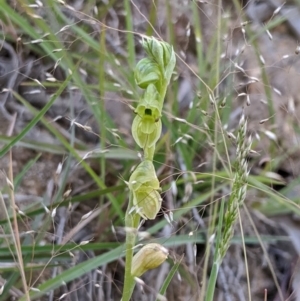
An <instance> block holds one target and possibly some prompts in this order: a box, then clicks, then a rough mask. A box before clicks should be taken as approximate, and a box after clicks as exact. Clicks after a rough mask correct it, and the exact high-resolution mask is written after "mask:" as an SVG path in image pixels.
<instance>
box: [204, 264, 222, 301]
mask: <svg viewBox="0 0 300 301" xmlns="http://www.w3.org/2000/svg"><path fill="white" fill-rule="evenodd" d="M219 268H220V263H219V262H218V261H216V262H214V263H213V266H212V270H211V273H210V276H209V281H208V285H207V291H206V297H205V301H213V300H214V293H215V288H216V282H217V278H218V272H219Z"/></svg>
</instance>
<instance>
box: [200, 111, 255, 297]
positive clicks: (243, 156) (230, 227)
mask: <svg viewBox="0 0 300 301" xmlns="http://www.w3.org/2000/svg"><path fill="white" fill-rule="evenodd" d="M246 132H247V121H246V119H245V116H244V115H242V117H241V120H240V123H239V129H238V134H237V139H236V141H237V149H236V162H235V165H234V166H235V176H234V179H233V183H232V192H231V195H230V197H229V200H228V202H227V208H226V210H225V213H224V217H223V212H224V203H223V204H222V206H221V210H220V219H219V226H218V228H219V229H220V230H219V231H218V235H217V239H216V249H215V250H216V251H215V255H214V261H213V265H212V270H211V274H210V277H209V281H208V287H207V291H206V297H205V301H213V300H214V292H215V286H216V281H217V277H218V272H219V268H220V266H221V264H222V261H223V258H224V256H225V255H226V252H227V250H228V248H229V246H230V241H231V238H232V236H233V234H234V226H235V223H236V221H237V219H238V214H239V207H240V206H241V205H243V203H244V200H245V197H246V191H247V178H248V164H247V156H248V154H249V152H250V149H251V137H249V138H247V137H246ZM222 225H223V227H222ZM222 228H223V230H222V231H221V229H222Z"/></svg>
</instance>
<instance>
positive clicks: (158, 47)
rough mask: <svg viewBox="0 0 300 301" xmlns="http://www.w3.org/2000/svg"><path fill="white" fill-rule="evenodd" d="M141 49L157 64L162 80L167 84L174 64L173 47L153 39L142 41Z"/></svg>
mask: <svg viewBox="0 0 300 301" xmlns="http://www.w3.org/2000/svg"><path fill="white" fill-rule="evenodd" d="M143 47H144V49H145V51H146V52H147V53H148V55H149V56H150V57H151V59H152V60H153V61H155V62H156V63H157V65H158V67H159V69H160V70H161V72H162V73H163V74H162V75H163V77H164V79H165V80H166V81H167V82H168V83H169V81H170V79H171V76H172V73H173V70H174V67H175V64H176V57H175V52H174V50H173V47H172V46H170V45H169V44H168V43H165V42H160V41H158V40H156V39H155V38H148V39H144V40H143Z"/></svg>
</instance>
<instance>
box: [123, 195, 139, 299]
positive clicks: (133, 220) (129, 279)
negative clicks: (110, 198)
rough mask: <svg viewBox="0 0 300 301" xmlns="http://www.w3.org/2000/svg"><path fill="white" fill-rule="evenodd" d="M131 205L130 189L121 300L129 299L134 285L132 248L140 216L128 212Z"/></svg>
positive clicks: (126, 217)
mask: <svg viewBox="0 0 300 301" xmlns="http://www.w3.org/2000/svg"><path fill="white" fill-rule="evenodd" d="M132 206H133V195H132V192H131V191H130V196H129V203H128V207H127V211H126V216H125V226H126V255H125V280H124V287H123V294H122V301H129V300H130V298H131V295H132V292H133V289H134V287H135V280H134V277H133V276H132V275H131V264H132V257H133V248H134V246H135V241H136V235H137V228H138V225H139V222H140V216H139V215H138V214H136V213H130V210H131V208H132Z"/></svg>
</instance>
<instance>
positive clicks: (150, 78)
mask: <svg viewBox="0 0 300 301" xmlns="http://www.w3.org/2000/svg"><path fill="white" fill-rule="evenodd" d="M134 77H135V81H136V83H137V85H138V86H139V87H140V88H142V89H146V88H147V86H148V85H149V84H155V83H156V82H157V81H159V80H160V78H161V73H160V71H159V68H158V65H157V64H156V63H155V61H153V60H152V59H149V58H144V59H142V60H140V61H139V62H138V63H137V65H136V68H135V72H134Z"/></svg>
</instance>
